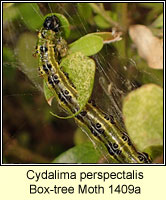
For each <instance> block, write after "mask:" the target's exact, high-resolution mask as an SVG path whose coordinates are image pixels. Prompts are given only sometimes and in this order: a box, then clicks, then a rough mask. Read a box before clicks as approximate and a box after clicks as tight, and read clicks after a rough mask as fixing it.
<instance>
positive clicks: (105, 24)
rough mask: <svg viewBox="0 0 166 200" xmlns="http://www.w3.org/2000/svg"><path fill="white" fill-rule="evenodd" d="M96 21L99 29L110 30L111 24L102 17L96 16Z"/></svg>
mask: <svg viewBox="0 0 166 200" xmlns="http://www.w3.org/2000/svg"><path fill="white" fill-rule="evenodd" d="M94 21H95V23H96V25H97V26H98V27H99V28H102V29H106V28H110V27H111V24H110V23H108V22H107V21H106V20H105V19H104V18H103V17H102V16H101V15H96V16H95V17H94Z"/></svg>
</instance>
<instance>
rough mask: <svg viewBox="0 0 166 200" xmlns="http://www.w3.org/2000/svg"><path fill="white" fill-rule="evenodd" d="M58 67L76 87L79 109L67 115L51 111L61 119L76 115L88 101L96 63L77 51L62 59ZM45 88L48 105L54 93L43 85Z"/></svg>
mask: <svg viewBox="0 0 166 200" xmlns="http://www.w3.org/2000/svg"><path fill="white" fill-rule="evenodd" d="M60 67H61V69H62V70H63V71H64V72H66V73H68V75H69V79H70V81H71V82H72V83H73V84H74V86H75V87H76V91H77V102H78V104H79V107H80V110H79V111H78V112H77V113H75V114H73V115H70V116H67V117H61V116H57V115H56V114H53V113H52V115H55V116H56V117H59V118H62V119H68V118H72V117H75V116H76V115H78V114H79V113H80V112H81V110H82V109H83V108H84V107H85V105H86V103H87V102H88V100H89V98H90V96H91V93H92V90H93V84H94V76H95V70H96V65H95V62H94V60H92V59H91V58H88V57H86V56H84V55H83V54H82V53H81V52H77V53H73V54H71V55H68V56H67V57H66V58H64V59H62V62H61V64H60ZM45 89H46V91H44V93H45V96H46V99H47V102H48V103H49V105H51V101H52V99H53V98H54V96H55V94H53V92H52V90H50V89H49V88H48V87H45Z"/></svg>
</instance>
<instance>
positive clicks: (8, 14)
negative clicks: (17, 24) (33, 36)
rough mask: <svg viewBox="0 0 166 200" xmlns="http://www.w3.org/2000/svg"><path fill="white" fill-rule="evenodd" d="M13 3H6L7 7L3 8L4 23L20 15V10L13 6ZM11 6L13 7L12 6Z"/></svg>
mask: <svg viewBox="0 0 166 200" xmlns="http://www.w3.org/2000/svg"><path fill="white" fill-rule="evenodd" d="M11 5H13V3H6V6H7V7H6V8H4V10H3V23H4V24H5V23H6V22H7V21H10V22H12V21H14V20H15V19H17V18H18V17H19V13H18V10H17V8H16V7H15V6H11ZM10 6H11V7H10Z"/></svg>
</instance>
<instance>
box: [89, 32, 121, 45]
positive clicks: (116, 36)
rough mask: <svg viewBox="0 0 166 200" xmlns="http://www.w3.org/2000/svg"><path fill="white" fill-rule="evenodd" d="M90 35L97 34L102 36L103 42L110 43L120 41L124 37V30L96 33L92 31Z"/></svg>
mask: <svg viewBox="0 0 166 200" xmlns="http://www.w3.org/2000/svg"><path fill="white" fill-rule="evenodd" d="M88 35H97V36H100V37H101V38H102V39H103V44H109V43H112V42H118V41H120V40H121V39H122V38H121V37H120V36H121V35H122V32H114V31H112V32H96V33H90V34H88Z"/></svg>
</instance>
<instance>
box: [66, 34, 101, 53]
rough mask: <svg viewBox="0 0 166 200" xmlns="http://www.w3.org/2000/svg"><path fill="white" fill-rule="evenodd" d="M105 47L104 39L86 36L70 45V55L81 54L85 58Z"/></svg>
mask: <svg viewBox="0 0 166 200" xmlns="http://www.w3.org/2000/svg"><path fill="white" fill-rule="evenodd" d="M102 47H103V39H102V37H99V36H97V35H86V36H83V37H81V38H80V39H78V40H77V41H75V42H73V43H71V44H70V45H69V54H71V53H75V52H81V53H83V54H84V55H85V56H91V55H94V54H96V53H98V52H99V51H100V50H101V49H102Z"/></svg>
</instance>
